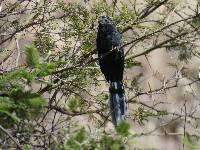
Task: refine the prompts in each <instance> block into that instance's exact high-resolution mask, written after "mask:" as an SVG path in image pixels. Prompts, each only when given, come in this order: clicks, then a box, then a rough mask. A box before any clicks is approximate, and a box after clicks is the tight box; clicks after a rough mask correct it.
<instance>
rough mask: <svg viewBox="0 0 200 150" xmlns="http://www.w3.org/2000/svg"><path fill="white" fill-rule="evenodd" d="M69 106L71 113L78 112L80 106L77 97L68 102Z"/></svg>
mask: <svg viewBox="0 0 200 150" xmlns="http://www.w3.org/2000/svg"><path fill="white" fill-rule="evenodd" d="M67 106H68V108H69V109H70V110H71V111H76V110H77V108H78V107H79V106H80V104H79V100H78V99H77V98H76V97H71V98H70V99H69V100H68V103H67Z"/></svg>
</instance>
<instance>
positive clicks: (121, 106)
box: [109, 81, 127, 126]
mask: <svg viewBox="0 0 200 150" xmlns="http://www.w3.org/2000/svg"><path fill="white" fill-rule="evenodd" d="M109 92H110V111H111V115H112V121H113V124H114V125H115V126H117V125H119V124H120V123H121V122H122V121H123V120H124V119H125V113H126V111H127V105H126V98H125V94H124V88H123V83H122V82H120V81H116V82H110V89H109Z"/></svg>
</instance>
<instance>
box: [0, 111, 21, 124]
mask: <svg viewBox="0 0 200 150" xmlns="http://www.w3.org/2000/svg"><path fill="white" fill-rule="evenodd" d="M3 117H8V118H10V119H11V120H12V121H13V122H14V123H18V122H19V121H20V119H19V118H18V117H17V116H16V115H14V114H11V113H10V112H8V111H4V110H0V118H1V119H2V118H3Z"/></svg>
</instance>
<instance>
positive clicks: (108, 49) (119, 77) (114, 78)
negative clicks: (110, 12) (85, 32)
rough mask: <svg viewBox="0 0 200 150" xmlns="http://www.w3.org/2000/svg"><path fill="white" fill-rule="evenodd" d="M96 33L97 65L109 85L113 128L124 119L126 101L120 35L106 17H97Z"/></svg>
mask: <svg viewBox="0 0 200 150" xmlns="http://www.w3.org/2000/svg"><path fill="white" fill-rule="evenodd" d="M98 22H99V26H98V33H97V39H96V44H97V51H98V59H99V65H100V68H101V71H102V73H103V74H104V76H105V78H106V81H107V82H108V83H109V85H110V87H109V93H110V96H109V97H110V111H111V114H112V121H113V124H114V125H115V126H117V125H119V124H120V123H121V122H122V121H123V120H124V117H125V113H126V109H127V108H126V99H125V94H124V87H123V71H124V50H123V48H122V47H121V46H122V35H121V34H120V33H119V32H118V31H117V29H116V27H115V26H114V24H113V23H112V20H111V19H110V18H109V17H108V16H100V17H99V20H98Z"/></svg>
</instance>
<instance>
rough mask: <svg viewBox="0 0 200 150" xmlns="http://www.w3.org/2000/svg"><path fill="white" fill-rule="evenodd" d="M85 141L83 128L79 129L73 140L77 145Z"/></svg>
mask: <svg viewBox="0 0 200 150" xmlns="http://www.w3.org/2000/svg"><path fill="white" fill-rule="evenodd" d="M85 139H86V131H85V128H81V129H80V130H79V131H78V133H77V134H76V136H75V140H76V141H78V142H79V143H83V142H84V140H85Z"/></svg>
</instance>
